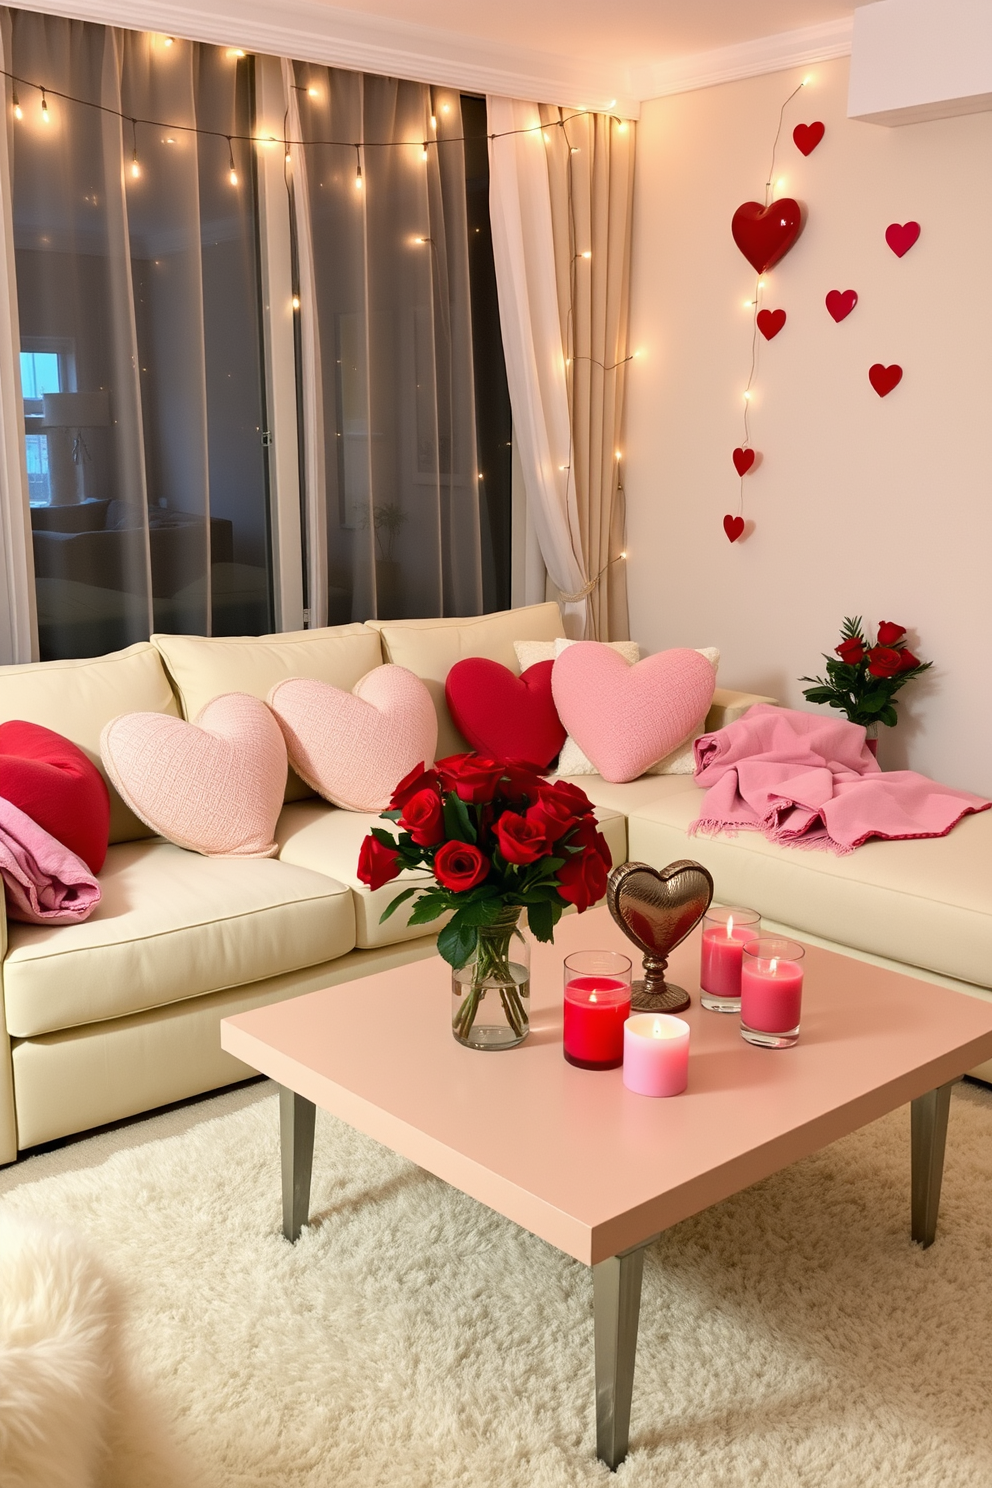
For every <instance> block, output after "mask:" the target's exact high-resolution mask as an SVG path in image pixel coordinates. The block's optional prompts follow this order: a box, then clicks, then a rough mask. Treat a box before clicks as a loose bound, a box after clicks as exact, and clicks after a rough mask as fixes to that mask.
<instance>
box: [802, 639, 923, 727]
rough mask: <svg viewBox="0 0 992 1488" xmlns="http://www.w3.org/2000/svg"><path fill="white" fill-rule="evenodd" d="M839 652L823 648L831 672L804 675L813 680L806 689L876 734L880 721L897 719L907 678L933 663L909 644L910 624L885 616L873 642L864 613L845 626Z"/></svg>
mask: <svg viewBox="0 0 992 1488" xmlns="http://www.w3.org/2000/svg"><path fill="white" fill-rule="evenodd" d="M834 652H835V656H836V657H839V658H840V659H839V660H836V659H835V656H827V655H826V654H824V658H823V659H824V661H825V662H826V663H827V669H826V670H827V675H826V677H800V679H799V680H800V682H812V683H813V684H814V685H813V686H812V687H807V688H805V689H804V690H803V697H804V698H807V699H808V701H809V702H811V703H826V704H827V705H828V706H829V707H831V708H839V709H840V711H841V712H842V713H846V715H847V717H848V718H849V719H850V720H851V722H852V723H860V724H863V725H864V726H865V728H867V729H868V730H869V731H870V732H871V734H872V736H873V735H874V733H875V731H876V730H877V728H878V725H879V724H880V723H884V724H885V726H886V727H887V728H893V727H894V726H895V724H896V708H895V703H894V701H893V699H894V697H895V694H896V693H897V692H898V691H899V689H900V688H901V687H905V685H906V683H907V682H911V681H912V680H913V678H914V677H919V676H920V675H921V673H923V672H925V671H927V669H928V668H929V667H931V666H933V662H932V661H920V659H919V657H917V656H914V655H913V653H912V651H910V649H909V647H908V646H907V645H906V627H905V626H904V625H896V624H894V623H893V621H891V620H883V621H882V622H881V623H880V625H879V627H878V635H877V637H876V640H875V644H874V645H873V646H872V645H870V644H869V642H868V640H867V638H866V636H865V634H864V630H863V628H862V623H861V616H860V615H857V616H855V618H854V619H847V620H845V621H844V624H843V626H842V627H841V639H840V645H839V646H835V647H834Z"/></svg>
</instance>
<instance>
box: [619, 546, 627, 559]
mask: <svg viewBox="0 0 992 1488" xmlns="http://www.w3.org/2000/svg"><path fill="white" fill-rule="evenodd" d="M626 556H627V550H626V548H625V549H624V550H623V552H622V553H621V554H620V557H621V558H626Z"/></svg>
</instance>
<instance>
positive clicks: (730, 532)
mask: <svg viewBox="0 0 992 1488" xmlns="http://www.w3.org/2000/svg"><path fill="white" fill-rule="evenodd" d="M723 530H724V532H725V533H726V534H727V536H728V537H729V539H730V541H731V542H736V541H737V539H738V538H739V537H740V535H741V533H742V532H743V531H744V518H743V517H724V519H723Z"/></svg>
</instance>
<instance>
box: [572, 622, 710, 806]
mask: <svg viewBox="0 0 992 1488" xmlns="http://www.w3.org/2000/svg"><path fill="white" fill-rule="evenodd" d="M715 685H716V679H715V677H714V675H713V668H712V666H711V665H710V663H709V662H708V661H707V660H706V658H705V656H700V654H699V652H698V651H689V650H681V649H680V650H674V651H658V652H656V654H655V655H654V656H646V657H645V658H644V660H643V661H639V662H637V663H636V664H635V665H634V666H628V664H627V663H626V662H625V661H624V659H623V657H622V656H618V655H617V653H616V652H615V651H611V650H610V649H609V647H608V646H601V645H597V643H596V642H595V641H579V642H577V643H576V644H575V645H574V646H569V648H568V649H567V650H566V651H563V652H562V654H561V655H560V656H559V657H558V659H557V661H556V662H555V669H554V672H553V673H552V677H551V687H552V692H553V694H554V699H555V704H556V706H557V708H558V716H559V717H560V718H561V721H562V723H563V724H564V725H565V727H566V729H567V730H568V732H569V733H570V734H571V736H572V738H573V739H575V741H576V743H577V744H578V745H579V748H580V749H581V750H582V751H583V753H584V754H587V755H588V756H589V758H590V759H591V760H592V762H593V764H594V765H595V766H596V769H597V770H598V771H599V773H600V775H602V777H603V779H604V780H609V781H611V782H612V783H613V784H617V785H619V784H620V783H622V782H623V781H626V780H636V779H637V777H638V775H643V774H644V772H645V770H647V769H648V767H649V766H650V765H653V764H654V763H655V761H656V760H659V759H661V758H663V757H664V756H665V755H667V754H670V753H671V752H672V750H673V749H675V748H676V746H677V745H679V744H681V743H682V741H683V739H686V738H688V736H689V735H690V734H691V733H692V731H693V729H695V728H696V726H697V725H698V724H699V723H700V721H701V720H702V719H703V718H705V716H706V712H707V710H708V708H709V705H710V703H711V702H712V700H713V690H714V687H715Z"/></svg>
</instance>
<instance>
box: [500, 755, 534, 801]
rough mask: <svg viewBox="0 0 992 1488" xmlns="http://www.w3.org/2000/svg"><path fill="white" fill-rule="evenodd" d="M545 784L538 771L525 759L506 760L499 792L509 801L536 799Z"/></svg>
mask: <svg viewBox="0 0 992 1488" xmlns="http://www.w3.org/2000/svg"><path fill="white" fill-rule="evenodd" d="M544 784H545V781H544V779H543V777H542V776H541V773H540V771H539V770H538V769H537V767H536V766H535V765H531V764H528V763H527V761H526V760H506V761H504V764H503V775H502V779H501V780H500V783H499V793H500V795H501V796H506V798H507V800H509V801H536V800H537V797H538V795H539V793H540V791H541V788H542V786H543V785H544Z"/></svg>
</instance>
